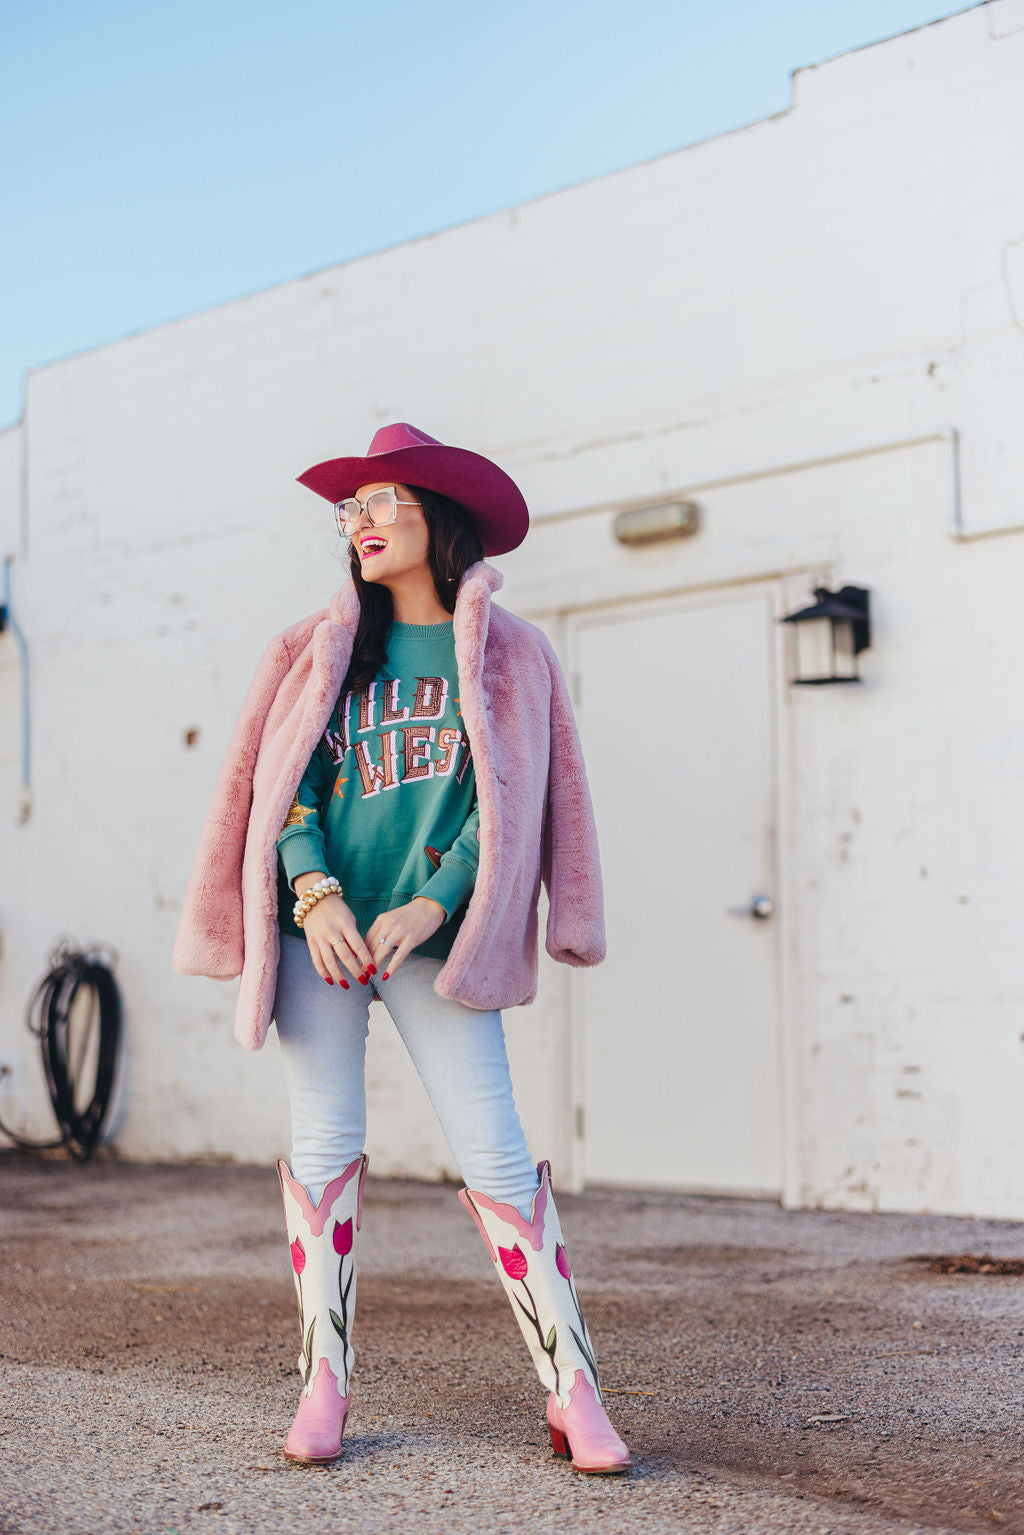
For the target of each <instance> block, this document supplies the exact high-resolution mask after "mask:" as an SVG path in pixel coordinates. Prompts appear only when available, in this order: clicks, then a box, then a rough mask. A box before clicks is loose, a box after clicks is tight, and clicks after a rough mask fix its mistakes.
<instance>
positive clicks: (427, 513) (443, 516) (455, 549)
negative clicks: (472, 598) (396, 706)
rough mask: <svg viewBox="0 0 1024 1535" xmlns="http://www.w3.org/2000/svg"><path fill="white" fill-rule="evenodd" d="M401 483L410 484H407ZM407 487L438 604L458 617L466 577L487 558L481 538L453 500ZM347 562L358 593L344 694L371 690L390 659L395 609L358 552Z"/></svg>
mask: <svg viewBox="0 0 1024 1535" xmlns="http://www.w3.org/2000/svg"><path fill="white" fill-rule="evenodd" d="M403 484H406V485H408V481H403ZM408 488H409V490H411V491H412V493H413V495H414V496H415V497H416V499H417V501H419V503H420V505H421V506H422V507H423V515H424V517H425V518H426V522H427V537H428V545H427V563H428V564H429V566H430V570H431V573H432V575H433V577H434V590H435V591H436V592H437V596H438V601H439V602H440V603H441V604H442V606H443V607H444V608H446V609H447V611H448V612H449V613H454V612H455V597H456V594H457V593H458V590H459V583H460V581H461V580H462V577H463V575H464V573H465V572H466V571H467V570H468V569H469V567H470V565H475V564H476V562H477V560H482V559H483V557H484V550H483V545H482V544H481V542H480V536H479V534H478V533H477V531H476V528H475V527H474V526H473V523H472V521H471V520H470V517H469V514H468V512H467V511H466V510H465V508H464V507H462V506H460V505H459V503H458V502H457V501H453V500H452V499H451V497H450V496H443V495H441V493H440V491H437V490H427V489H426V487H425V486H421V485H408ZM349 560H350V565H351V572H352V584H353V585H354V586H355V589H356V591H357V592H358V594H359V623H358V624H357V625H356V637H355V642H354V644H353V646H352V659H351V661H350V662H349V667H348V673H347V675H346V677H345V681H344V684H343V687H342V691H343V692H349V691H351V692H356V691H358V690H359V689H360V688H365V687H368V686H369V684H370V683H371V682H372V681H373V679H374V678H375V677H376V676H377V673H378V672H379V671H380V670H381V669H382V667H383V666H384V663H385V661H386V660H387V649H386V646H385V643H384V641H385V637H386V635H387V631H388V626H389V625H390V623H391V621H392V619H393V618H394V614H395V607H394V602H393V601H392V598H391V593H390V592H389V591H388V589H387V587H386V586H378V585H377V583H376V582H374V581H364V580H363V577H362V573H361V571H360V568H359V556H358V554H356V553H355V552H354V551H352V552H350V554H349Z"/></svg>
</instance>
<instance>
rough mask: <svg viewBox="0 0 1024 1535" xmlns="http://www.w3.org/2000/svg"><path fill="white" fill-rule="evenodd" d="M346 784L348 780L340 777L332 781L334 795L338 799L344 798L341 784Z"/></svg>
mask: <svg viewBox="0 0 1024 1535" xmlns="http://www.w3.org/2000/svg"><path fill="white" fill-rule="evenodd" d="M346 783H348V779H347V778H342V777H340V776H339V777H338V778H336V779H335V780H334V793H335V794H336V795H337V796H338V798H339V799H344V798H345V790H344V789H343V788H342V784H346ZM332 797H333V796H332Z"/></svg>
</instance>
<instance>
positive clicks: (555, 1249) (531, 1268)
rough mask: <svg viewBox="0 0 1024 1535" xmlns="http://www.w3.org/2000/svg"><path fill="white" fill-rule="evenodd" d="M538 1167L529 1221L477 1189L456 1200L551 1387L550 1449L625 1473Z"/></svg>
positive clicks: (591, 1468) (546, 1173)
mask: <svg viewBox="0 0 1024 1535" xmlns="http://www.w3.org/2000/svg"><path fill="white" fill-rule="evenodd" d="M537 1172H538V1174H539V1175H540V1188H539V1189H538V1190H537V1192H536V1194H535V1195H534V1199H533V1209H532V1212H531V1218H530V1219H529V1220H526V1219H525V1217H524V1216H522V1215H520V1213H519V1211H518V1210H517V1209H516V1207H515V1206H514V1205H507V1204H500V1203H499V1202H498V1201H497V1200H495V1199H491V1198H490V1196H489V1195H487V1194H484V1193H481V1191H480V1190H479V1189H462V1190H461V1191H460V1193H459V1198H460V1199H461V1200H462V1203H463V1204H464V1205H465V1207H466V1209H467V1210H468V1211H469V1213H470V1215H471V1216H472V1217H473V1219H474V1220H475V1221H476V1223H477V1225H478V1226H479V1228H480V1235H481V1236H482V1237H483V1239H484V1244H485V1246H486V1247H487V1251H488V1252H489V1253H490V1255H491V1257H492V1259H493V1260H494V1266H495V1269H496V1270H497V1273H498V1278H499V1279H500V1280H501V1282H502V1285H503V1286H504V1288H505V1293H506V1294H507V1295H508V1297H509V1299H510V1300H511V1302H512V1310H513V1312H514V1314H515V1317H516V1320H517V1322H518V1323H519V1326H520V1328H521V1329H522V1333H523V1337H524V1338H525V1339H526V1343H527V1347H528V1348H529V1350H530V1354H531V1355H532V1357H533V1362H534V1365H535V1367H536V1370H537V1374H538V1375H539V1376H540V1379H541V1383H542V1384H543V1385H544V1386H546V1387H547V1388H548V1391H549V1392H550V1395H549V1397H548V1404H547V1419H548V1433H549V1435H550V1437H551V1447H552V1449H553V1450H554V1451H555V1454H556V1455H564V1456H567V1457H568V1458H569V1459H570V1460H571V1461H572V1464H573V1466H574V1468H575V1469H576V1470H577V1471H588V1472H600V1471H625V1470H626V1469H627V1468H628V1466H629V1465H630V1458H629V1451H628V1449H627V1448H626V1446H625V1445H624V1444H623V1442H622V1440H621V1439H620V1438H619V1436H618V1434H616V1432H615V1430H614V1429H613V1428H612V1426H611V1424H610V1423H609V1421H608V1414H607V1413H606V1412H605V1410H604V1406H603V1404H602V1401H601V1386H600V1382H599V1381H598V1378H597V1364H596V1363H595V1360H594V1348H593V1344H592V1343H591V1341H590V1334H589V1333H588V1332H587V1325H586V1323H585V1322H584V1320H583V1312H582V1310H581V1309H580V1302H579V1296H578V1295H577V1294H576V1285H575V1283H574V1281H573V1277H572V1270H571V1269H570V1268H569V1259H568V1256H567V1254H566V1251H565V1243H564V1242H563V1240H562V1228H561V1226H560V1225H559V1222H558V1212H557V1210H556V1209H555V1201H554V1199H553V1197H552V1194H551V1181H550V1180H551V1168H550V1166H549V1164H548V1163H547V1162H538V1164H537Z"/></svg>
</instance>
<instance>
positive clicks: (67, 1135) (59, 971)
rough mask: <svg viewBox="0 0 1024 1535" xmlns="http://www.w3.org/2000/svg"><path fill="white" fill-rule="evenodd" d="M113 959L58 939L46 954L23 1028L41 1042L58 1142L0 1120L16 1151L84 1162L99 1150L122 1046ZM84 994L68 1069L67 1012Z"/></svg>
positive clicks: (93, 946) (97, 947)
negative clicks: (88, 1082)
mask: <svg viewBox="0 0 1024 1535" xmlns="http://www.w3.org/2000/svg"><path fill="white" fill-rule="evenodd" d="M104 955H106V956H107V958H104ZM115 960H116V956H115V955H114V954H113V951H112V950H110V949H105V948H104V946H103V945H101V944H91V945H90V946H89V947H88V948H87V949H85V950H81V949H78V948H77V947H76V945H75V944H74V942H73V941H72V940H70V939H62V940H61V942H60V943H58V944H57V946H56V947H55V948H54V950H53V951H52V953H51V954H50V956H49V964H50V969H49V970H48V972H47V974H46V975H45V976H44V977H43V979H42V980H41V981H40V983H39V985H38V986H37V987H36V990H35V992H34V994H33V996H32V999H31V1001H30V1002H29V1004H28V1007H27V1009H26V1012H25V1023H26V1026H27V1027H28V1030H29V1032H30V1033H31V1034H35V1035H36V1036H37V1038H38V1040H39V1045H40V1050H41V1052H42V1057H43V1071H44V1073H45V1075H46V1085H47V1088H48V1090H49V1093H50V1102H51V1103H52V1104H53V1112H54V1114H55V1115H56V1117H57V1126H58V1128H59V1130H60V1140H57V1141H30V1140H26V1138H25V1137H24V1136H21V1135H17V1134H16V1133H15V1132H14V1131H13V1130H9V1129H8V1127H7V1126H6V1125H5V1124H4V1122H3V1120H0V1130H2V1131H3V1133H4V1135H6V1136H7V1137H8V1139H10V1140H12V1141H13V1142H14V1144H15V1145H16V1146H20V1147H23V1148H24V1149H25V1150H29V1151H44V1150H49V1149H51V1148H55V1147H57V1146H66V1147H67V1149H68V1151H69V1152H70V1154H71V1155H72V1156H73V1157H74V1158H75V1161H76V1162H88V1160H89V1158H90V1157H91V1156H92V1154H93V1152H94V1151H95V1150H96V1147H97V1146H98V1145H99V1142H100V1137H101V1135H102V1133H103V1121H104V1119H105V1118H106V1115H107V1110H108V1109H109V1107H110V1101H111V1098H112V1096H113V1092H114V1077H115V1074H116V1071H117V1058H118V1052H119V1049H120V1042H121V993H120V992H119V991H118V988H117V982H116V981H115V979H114V973H113V969H112V963H113V962H115ZM82 990H85V991H86V992H87V993H88V995H89V1016H88V1019H87V1020H86V1022H85V1024H84V1026H82V1025H81V1023H80V1022H79V1021H78V1020H77V1019H76V1025H75V1029H76V1035H77V1036H78V1047H77V1059H76V1061H75V1062H74V1064H72V1062H71V1061H70V1059H69V1052H70V1044H71V1038H70V1036H71V1011H72V1008H73V1007H74V1005H75V999H76V998H77V996H78V994H79V992H80V991H82ZM94 1036H95V1037H96V1045H97V1048H96V1076H95V1080H94V1082H93V1088H92V1098H91V1099H90V1101H89V1103H88V1105H87V1106H86V1107H85V1108H84V1109H81V1110H79V1109H78V1108H76V1106H75V1105H76V1101H80V1100H81V1098H82V1096H83V1094H82V1087H83V1085H84V1084H82V1083H81V1082H80V1081H79V1077H80V1075H81V1072H82V1068H83V1066H84V1063H85V1057H86V1052H87V1050H88V1048H89V1045H90V1042H91V1041H92V1039H93V1037H94Z"/></svg>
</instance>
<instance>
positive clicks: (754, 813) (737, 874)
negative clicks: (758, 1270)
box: [570, 588, 782, 1194]
mask: <svg viewBox="0 0 1024 1535" xmlns="http://www.w3.org/2000/svg"><path fill="white" fill-rule="evenodd" d="M571 630H572V633H571V635H570V639H571V640H572V641H573V642H574V644H573V651H574V656H575V666H576V672H577V704H576V713H577V720H578V723H579V728H580V735H581V738H582V742H583V749H584V756H585V761H586V766H587V777H588V780H589V783H590V787H591V793H592V796H593V800H594V808H595V814H596V818H597V829H598V837H599V840H600V848H601V867H602V874H603V877H604V886H605V913H606V920H607V931H608V957H607V959H606V960H605V961H604V962H603V963H602V964H600V965H597V966H594V967H593V968H590V969H585V970H584V969H580V970H574V971H573V972H572V975H573V977H574V978H576V977H578V980H577V981H576V984H577V986H578V987H579V991H578V992H577V1004H578V1005H577V1008H576V1012H577V1016H578V1018H579V1028H578V1030H577V1037H576V1042H575V1049H577V1050H579V1051H581V1052H582V1060H578V1061H577V1069H576V1071H575V1076H576V1079H577V1082H578V1084H580V1085H581V1087H582V1096H583V1109H584V1114H583V1121H582V1122H583V1139H584V1151H583V1170H584V1177H585V1178H586V1180H587V1181H589V1182H597V1183H619V1184H641V1185H647V1186H655V1187H658V1186H660V1187H666V1188H674V1189H690V1190H703V1191H707V1192H723V1193H737V1194H738V1193H767V1194H776V1193H778V1191H779V1189H780V1187H781V1182H782V1168H781V1151H780V1143H781V1136H780V1118H781V1114H780V1076H781V1073H780V1062H779V1019H778V1004H777V988H776V969H777V957H776V935H777V925H776V921H775V919H774V915H773V909H772V900H773V897H774V894H775V878H774V841H775V839H774V822H775V814H774V801H775V773H774V763H775V749H774V731H773V721H774V698H775V677H774V657H775V654H776V626H775V615H774V610H773V605H772V601H771V593H770V592H769V591H766V590H765V589H763V588H747V589H744V590H742V591H738V592H737V591H730V592H728V593H725V594H717V595H715V596H704V597H702V598H700V599H692V600H685V599H677V600H673V601H672V602H665V601H652V602H648V603H645V604H643V605H642V606H638V607H630V608H629V609H616V610H608V611H604V612H598V613H590V614H587V615H585V616H581V617H578V618H576V619H575V620H573V622H572V625H571Z"/></svg>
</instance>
